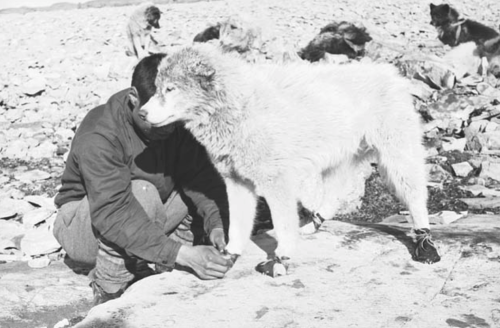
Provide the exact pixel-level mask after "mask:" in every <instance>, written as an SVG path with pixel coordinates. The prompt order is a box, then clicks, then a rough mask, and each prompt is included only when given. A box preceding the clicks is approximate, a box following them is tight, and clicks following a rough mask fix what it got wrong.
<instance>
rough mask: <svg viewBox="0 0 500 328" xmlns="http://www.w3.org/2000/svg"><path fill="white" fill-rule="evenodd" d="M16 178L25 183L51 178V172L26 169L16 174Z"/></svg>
mask: <svg viewBox="0 0 500 328" xmlns="http://www.w3.org/2000/svg"><path fill="white" fill-rule="evenodd" d="M14 178H15V179H16V180H19V181H21V182H25V183H32V182H35V181H41V180H47V179H49V178H50V173H47V172H44V171H42V170H32V171H26V172H22V173H19V174H16V175H15V176H14Z"/></svg>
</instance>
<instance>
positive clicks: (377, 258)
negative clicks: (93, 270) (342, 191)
mask: <svg viewBox="0 0 500 328" xmlns="http://www.w3.org/2000/svg"><path fill="white" fill-rule="evenodd" d="M492 220H493V222H495V220H496V226H488V225H487V224H486V223H485V222H482V223H481V224H479V225H478V226H472V225H471V224H473V223H474V222H473V220H472V219H469V220H468V221H467V220H465V221H462V222H461V223H458V224H453V225H452V226H448V227H438V228H436V229H435V230H434V231H436V239H437V240H438V242H437V244H438V246H439V248H440V251H441V254H442V256H443V258H442V261H441V262H439V263H435V264H433V265H427V264H422V263H418V262H414V261H412V260H411V258H410V254H409V252H408V249H407V247H406V245H408V244H409V242H410V238H408V237H407V236H406V234H405V232H404V231H408V229H402V230H399V229H398V228H395V227H386V226H383V225H378V226H377V225H374V226H371V227H363V226H356V225H352V224H346V223H341V222H336V221H330V222H326V224H324V226H323V227H322V229H321V231H320V232H319V233H317V234H315V235H311V236H304V237H303V238H301V240H300V242H299V252H298V254H297V256H296V257H294V258H293V265H292V266H291V268H290V270H289V271H290V272H289V275H287V276H283V277H278V278H274V279H273V278H270V277H268V276H264V275H261V274H259V273H257V272H256V271H255V270H254V267H255V265H256V264H257V263H258V262H260V261H262V260H264V259H265V258H266V254H269V253H272V251H273V250H274V248H275V247H276V244H275V239H274V237H273V236H272V235H269V234H262V235H259V236H257V237H256V238H255V239H254V243H252V244H251V245H250V246H249V247H248V249H247V251H246V253H245V254H244V255H243V256H242V257H241V258H240V259H239V260H238V262H237V263H236V265H235V266H234V267H233V268H232V269H231V271H230V272H229V274H228V275H227V277H226V278H224V279H223V280H217V281H200V280H198V279H197V278H195V277H194V276H193V275H191V274H186V273H183V272H179V271H174V272H172V273H164V274H161V275H157V276H153V277H150V278H146V279H144V280H142V281H140V282H138V283H137V284H136V285H134V286H132V287H131V288H130V289H129V290H128V291H127V292H126V293H125V295H123V296H122V297H121V298H120V299H118V300H114V301H111V302H108V303H105V304H103V305H100V306H98V307H95V308H94V309H92V310H91V311H90V313H89V315H88V317H87V318H86V319H85V320H84V321H82V322H81V323H80V324H78V325H77V326H76V328H92V327H101V326H102V327H105V326H106V327H133V328H152V327H190V328H219V327H225V328H233V327H234V328H247V327H248V328H260V327H262V328H264V327H265V328H282V327H288V328H290V327H296V328H322V327H324V328H331V327H339V328H345V327H357V328H375V327H377V328H396V327H397V328H402V327H404V328H423V327H429V328H441V327H461V328H466V327H470V328H487V327H489V328H494V327H500V303H499V294H498V292H499V286H500V278H499V277H498V270H500V260H499V259H500V257H499V256H500V245H499V244H498V242H499V239H498V237H497V233H498V228H500V224H499V223H500V222H499V220H498V218H492ZM479 239H480V240H479Z"/></svg>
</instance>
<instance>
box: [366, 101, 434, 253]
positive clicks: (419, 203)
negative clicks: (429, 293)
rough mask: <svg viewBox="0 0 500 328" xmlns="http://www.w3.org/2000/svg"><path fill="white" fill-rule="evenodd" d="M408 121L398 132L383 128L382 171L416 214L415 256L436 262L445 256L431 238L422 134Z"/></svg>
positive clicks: (380, 162) (380, 155)
mask: <svg viewBox="0 0 500 328" xmlns="http://www.w3.org/2000/svg"><path fill="white" fill-rule="evenodd" d="M408 110H410V109H408ZM411 110H412V109H411ZM404 121H405V120H404V119H403V122H400V126H399V127H398V129H399V130H398V131H394V130H393V131H391V130H390V128H387V127H386V128H384V129H381V130H380V131H379V134H380V136H379V137H381V138H380V139H378V142H377V143H376V145H374V146H375V148H376V150H377V152H378V159H379V169H380V172H381V174H382V175H383V176H384V178H385V179H386V181H387V182H388V183H389V184H390V185H391V186H392V187H393V188H394V190H395V192H396V195H397V196H398V197H399V199H400V200H401V201H402V202H403V203H404V204H405V205H406V206H407V208H408V209H409V211H410V214H411V216H412V219H413V228H414V232H415V233H416V235H417V242H416V248H415V253H414V259H415V260H417V261H420V262H425V263H434V262H438V261H439V260H440V259H441V258H440V256H439V254H438V252H437V249H436V248H435V246H434V243H433V242H432V240H431V237H430V226H429V217H428V212H427V183H426V181H427V179H426V172H425V166H424V150H423V146H422V145H421V140H420V138H421V136H420V133H419V132H418V131H417V129H415V128H414V126H413V125H415V122H407V125H405V124H401V123H405V122H404ZM412 124H413V125H412ZM405 126H406V127H405ZM382 131H383V132H382Z"/></svg>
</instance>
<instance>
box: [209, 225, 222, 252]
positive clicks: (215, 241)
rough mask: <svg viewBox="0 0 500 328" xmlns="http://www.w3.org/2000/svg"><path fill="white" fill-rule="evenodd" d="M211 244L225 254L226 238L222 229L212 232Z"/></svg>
mask: <svg viewBox="0 0 500 328" xmlns="http://www.w3.org/2000/svg"><path fill="white" fill-rule="evenodd" d="M210 243H211V244H212V245H214V246H215V248H217V249H218V250H219V252H223V251H224V250H225V249H226V237H225V235H224V230H223V229H222V228H215V229H214V230H212V232H210Z"/></svg>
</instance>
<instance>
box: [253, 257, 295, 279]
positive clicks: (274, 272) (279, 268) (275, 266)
mask: <svg viewBox="0 0 500 328" xmlns="http://www.w3.org/2000/svg"><path fill="white" fill-rule="evenodd" d="M288 260H289V258H287V257H282V258H279V257H275V258H274V259H272V260H267V261H264V262H261V263H259V264H258V265H257V267H256V268H255V269H256V270H257V271H258V272H260V273H262V274H265V275H268V276H270V277H273V278H276V277H279V276H284V275H286V273H287V270H288Z"/></svg>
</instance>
